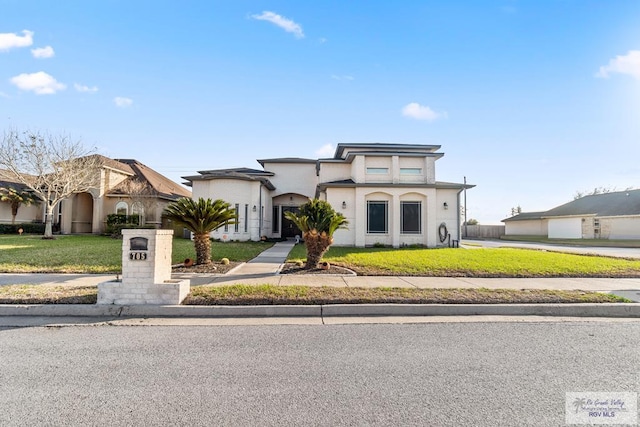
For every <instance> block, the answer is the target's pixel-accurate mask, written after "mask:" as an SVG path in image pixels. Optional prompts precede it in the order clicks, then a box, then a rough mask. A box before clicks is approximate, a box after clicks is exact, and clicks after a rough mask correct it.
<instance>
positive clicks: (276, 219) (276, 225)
mask: <svg viewBox="0 0 640 427" xmlns="http://www.w3.org/2000/svg"><path fill="white" fill-rule="evenodd" d="M271 231H273V232H274V233H277V232H279V231H280V206H274V207H273V226H272V227H271Z"/></svg>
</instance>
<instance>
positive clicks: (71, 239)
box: [0, 235, 272, 273]
mask: <svg viewBox="0 0 640 427" xmlns="http://www.w3.org/2000/svg"><path fill="white" fill-rule="evenodd" d="M271 245H272V243H265V242H227V243H222V242H211V252H212V259H213V260H214V261H219V260H220V259H222V258H228V259H229V260H230V261H248V260H250V259H251V258H254V257H256V256H257V255H258V254H259V253H260V252H262V251H263V250H265V249H267V248H269V247H270V246H271ZM195 256H196V253H195V249H194V246H193V242H192V241H190V240H187V239H173V256H172V262H173V263H174V264H177V263H180V262H183V261H184V260H185V259H186V258H192V259H195ZM121 270H122V240H120V239H113V238H111V237H107V236H57V237H56V239H54V240H43V239H42V238H41V237H40V236H13V235H11V236H0V272H3V273H53V272H55V273H118V272H120V271H121Z"/></svg>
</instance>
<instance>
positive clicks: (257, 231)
mask: <svg viewBox="0 0 640 427" xmlns="http://www.w3.org/2000/svg"><path fill="white" fill-rule="evenodd" d="M260 193H262V198H261V197H260ZM192 194H193V198H194V199H196V200H197V199H198V198H200V197H202V198H205V199H213V200H215V199H222V200H224V201H225V202H228V203H231V207H235V204H236V203H237V204H238V205H239V210H240V212H238V214H239V224H238V231H235V227H234V226H233V225H230V226H229V229H228V230H227V231H225V230H224V227H221V228H219V229H218V230H216V231H214V232H213V233H211V236H212V237H213V238H215V239H221V240H254V241H258V240H260V237H261V236H264V235H267V236H268V235H270V233H271V220H270V218H271V206H272V204H271V195H270V194H269V191H268V190H267V189H266V188H265V187H264V186H262V185H261V183H260V182H259V181H245V180H239V179H213V180H208V181H194V182H193V187H192ZM245 205H247V207H248V215H245ZM254 206H255V211H254ZM261 214H263V215H264V216H263V218H262V220H261ZM245 220H246V221H247V231H246V232H245V231H244V229H245V228H244V227H245Z"/></svg>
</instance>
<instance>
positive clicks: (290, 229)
mask: <svg viewBox="0 0 640 427" xmlns="http://www.w3.org/2000/svg"><path fill="white" fill-rule="evenodd" d="M285 212H294V213H296V214H299V213H300V208H299V207H297V206H283V207H282V222H281V224H282V233H281V234H280V235H281V236H282V238H285V239H286V238H288V237H296V236H300V237H302V233H301V232H300V229H299V228H298V227H296V225H295V224H294V223H293V221H291V220H289V219H287V218H285V216H284V213H285Z"/></svg>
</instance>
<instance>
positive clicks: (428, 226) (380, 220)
mask: <svg viewBox="0 0 640 427" xmlns="http://www.w3.org/2000/svg"><path fill="white" fill-rule="evenodd" d="M439 149H440V146H439V145H420V144H381V143H375V144H338V146H337V148H336V152H335V154H334V156H333V157H331V158H326V159H302V158H275V159H263V160H258V162H259V163H260V165H261V166H262V169H251V168H235V169H216V170H208V171H199V172H198V175H193V176H187V177H183V178H184V179H185V180H187V185H190V186H191V187H192V193H193V198H194V199H198V198H200V197H202V198H210V199H223V200H225V201H226V202H229V203H231V206H232V207H234V208H235V209H236V211H237V212H238V222H237V224H235V225H230V226H227V227H223V228H220V229H218V230H217V231H215V232H213V233H212V237H213V238H217V239H221V240H259V239H261V238H263V237H269V238H293V237H294V236H296V235H298V234H300V231H299V230H297V229H296V227H295V226H294V225H293V224H292V223H291V221H289V220H287V219H286V218H285V217H284V213H285V212H287V211H297V210H298V208H299V206H300V205H301V204H303V203H305V202H306V201H307V200H308V199H309V198H314V197H316V198H319V199H322V200H326V201H327V202H329V203H330V204H331V205H332V206H333V208H334V209H335V210H336V211H338V212H340V213H342V214H343V215H344V216H345V217H346V218H347V220H348V221H349V226H348V229H346V230H338V231H336V233H335V234H334V240H335V243H334V244H335V245H341V246H372V245H375V244H383V245H388V246H393V247H399V246H404V245H422V246H427V247H437V246H447V245H451V244H452V242H453V241H454V240H459V239H460V225H461V220H460V218H461V216H460V195H461V193H462V191H464V190H465V188H472V187H473V185H465V184H459V183H451V182H441V181H437V180H436V172H435V162H436V160H438V159H439V158H441V157H442V156H443V155H444V153H440V152H438V150H439Z"/></svg>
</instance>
